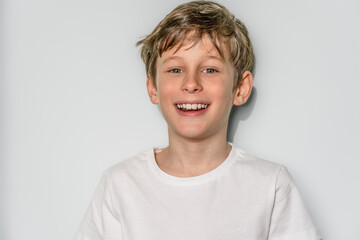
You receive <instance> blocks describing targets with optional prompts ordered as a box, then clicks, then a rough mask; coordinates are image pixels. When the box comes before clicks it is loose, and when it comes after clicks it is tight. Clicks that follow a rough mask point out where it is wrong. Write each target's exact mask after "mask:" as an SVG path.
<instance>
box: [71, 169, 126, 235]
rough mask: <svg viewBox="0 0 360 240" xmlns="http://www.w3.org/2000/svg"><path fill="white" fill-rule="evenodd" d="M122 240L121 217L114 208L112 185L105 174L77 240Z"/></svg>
mask: <svg viewBox="0 0 360 240" xmlns="http://www.w3.org/2000/svg"><path fill="white" fill-rule="evenodd" d="M115 239H116V240H121V239H123V234H122V230H121V222H120V219H119V216H118V215H117V214H116V212H115V211H114V208H113V201H112V191H111V184H110V182H109V180H108V176H107V174H106V173H105V174H104V175H103V177H102V178H101V181H100V183H99V184H98V187H97V189H96V191H95V194H94V196H93V199H92V201H91V204H90V206H89V208H88V210H87V212H86V214H85V217H84V219H83V221H82V223H81V225H80V228H79V230H78V232H77V233H76V235H75V240H115Z"/></svg>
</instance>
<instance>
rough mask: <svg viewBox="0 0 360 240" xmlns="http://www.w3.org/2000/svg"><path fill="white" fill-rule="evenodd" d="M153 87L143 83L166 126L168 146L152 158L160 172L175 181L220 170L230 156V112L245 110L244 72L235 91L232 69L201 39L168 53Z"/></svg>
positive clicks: (248, 80)
mask: <svg viewBox="0 0 360 240" xmlns="http://www.w3.org/2000/svg"><path fill="white" fill-rule="evenodd" d="M156 70H157V74H156V86H154V84H153V82H152V79H151V78H150V77H148V79H147V90H148V93H149V97H150V100H151V102H152V103H153V104H158V105H159V106H160V109H161V112H162V113H163V115H164V118H165V120H166V122H167V124H168V134H169V146H168V147H166V148H164V149H163V150H162V151H161V152H159V153H157V154H156V156H155V159H156V162H157V164H158V165H159V167H160V168H161V169H162V170H163V171H165V172H167V173H169V174H171V175H173V176H177V177H193V176H198V175H201V174H204V173H207V172H209V171H211V170H213V169H215V168H216V167H218V166H219V165H220V164H221V163H222V162H223V161H224V160H225V159H226V157H227V156H228V155H229V153H230V150H231V146H230V145H229V144H228V143H227V141H226V132H227V126H228V120H229V115H230V110H231V107H232V106H233V105H242V104H244V103H245V102H246V101H247V100H248V98H249V96H250V93H251V89H252V83H253V77H252V75H251V73H250V72H248V71H246V72H244V74H243V75H242V82H241V84H240V85H238V86H236V88H235V89H234V66H233V64H232V63H231V61H230V60H229V56H228V53H227V52H226V51H225V56H224V59H222V58H221V56H220V54H219V53H218V51H217V50H216V48H215V47H214V45H213V44H212V43H211V41H210V39H209V37H207V36H205V37H203V38H202V39H201V40H200V41H199V42H198V43H197V44H196V45H194V46H192V42H188V43H185V44H184V45H183V46H182V47H181V48H180V49H179V50H178V51H176V48H173V49H170V50H168V51H166V52H164V53H163V54H162V56H161V57H159V58H158V59H157V62H156Z"/></svg>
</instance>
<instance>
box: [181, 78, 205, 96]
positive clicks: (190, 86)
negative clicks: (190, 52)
mask: <svg viewBox="0 0 360 240" xmlns="http://www.w3.org/2000/svg"><path fill="white" fill-rule="evenodd" d="M202 89H203V87H202V85H201V82H200V78H199V76H197V74H191V73H188V74H186V75H185V78H184V82H183V84H182V90H184V91H186V92H188V93H195V92H200V91H202Z"/></svg>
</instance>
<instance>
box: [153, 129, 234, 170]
mask: <svg viewBox="0 0 360 240" xmlns="http://www.w3.org/2000/svg"><path fill="white" fill-rule="evenodd" d="M170 134H171V133H169V146H168V147H167V148H165V149H164V150H163V151H162V152H160V153H159V154H157V155H156V160H157V163H158V165H159V167H160V168H161V169H162V170H163V171H165V172H167V173H169V174H171V175H174V176H178V177H192V176H198V175H201V174H204V173H206V172H209V171H211V170H213V169H215V168H216V167H218V166H219V165H220V164H221V163H222V162H223V161H224V160H225V159H226V158H227V156H228V155H229V153H230V150H231V146H230V145H229V144H228V143H227V141H226V132H225V133H224V134H222V135H223V136H219V135H218V136H213V137H209V138H205V139H196V140H194V139H186V138H181V137H176V136H170Z"/></svg>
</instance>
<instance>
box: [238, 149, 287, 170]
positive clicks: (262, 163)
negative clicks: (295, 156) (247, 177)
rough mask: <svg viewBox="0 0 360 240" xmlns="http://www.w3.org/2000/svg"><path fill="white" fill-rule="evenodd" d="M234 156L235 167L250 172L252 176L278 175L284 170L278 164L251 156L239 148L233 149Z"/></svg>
mask: <svg viewBox="0 0 360 240" xmlns="http://www.w3.org/2000/svg"><path fill="white" fill-rule="evenodd" d="M235 154H236V161H235V165H237V167H239V168H241V169H243V170H247V171H251V172H252V173H253V174H255V173H257V174H260V175H265V176H266V175H269V174H270V175H274V174H275V175H278V174H280V172H281V171H282V170H283V169H284V168H285V167H284V166H283V165H281V164H279V163H276V162H272V161H268V160H265V159H262V158H259V157H256V156H253V155H251V154H249V153H248V152H246V151H244V150H243V149H242V148H239V147H235Z"/></svg>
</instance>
